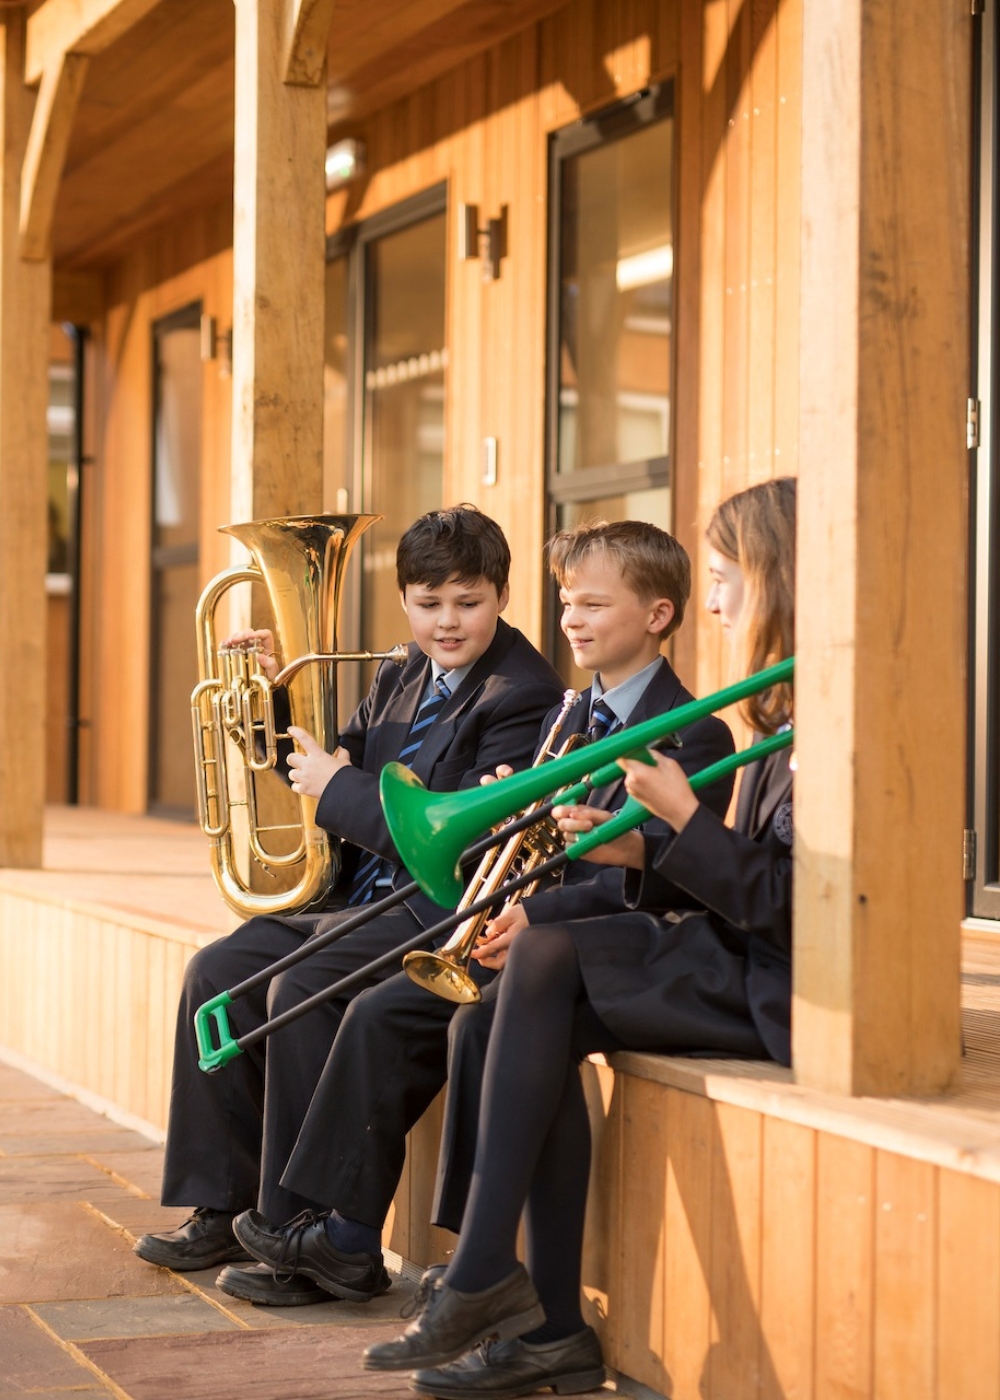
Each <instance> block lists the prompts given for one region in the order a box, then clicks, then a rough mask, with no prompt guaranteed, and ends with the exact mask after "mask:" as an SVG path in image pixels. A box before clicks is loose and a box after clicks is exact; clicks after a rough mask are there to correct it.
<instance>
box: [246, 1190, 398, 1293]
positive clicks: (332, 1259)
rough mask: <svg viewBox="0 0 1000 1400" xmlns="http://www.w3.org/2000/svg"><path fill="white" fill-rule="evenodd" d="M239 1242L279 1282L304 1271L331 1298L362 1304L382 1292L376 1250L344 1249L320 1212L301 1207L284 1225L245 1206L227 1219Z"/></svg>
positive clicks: (381, 1272)
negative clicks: (356, 1251) (335, 1244)
mask: <svg viewBox="0 0 1000 1400" xmlns="http://www.w3.org/2000/svg"><path fill="white" fill-rule="evenodd" d="M233 1233H234V1234H235V1235H236V1238H237V1239H238V1240H239V1241H240V1243H241V1244H242V1245H244V1246H245V1247H246V1249H247V1250H249V1252H250V1253H251V1254H252V1255H253V1257H254V1258H255V1259H259V1260H260V1262H261V1263H262V1264H269V1265H270V1266H271V1269H272V1271H273V1273H274V1277H275V1278H276V1279H277V1280H278V1282H279V1283H283V1282H286V1281H287V1280H288V1279H290V1278H292V1276H293V1275H294V1274H305V1276H306V1278H311V1279H312V1280H313V1281H314V1282H315V1283H318V1284H319V1285H320V1287H321V1288H323V1289H325V1290H326V1292H327V1293H332V1294H333V1296H334V1297H335V1298H349V1299H350V1300H351V1301H352V1302H355V1303H367V1302H368V1300H369V1299H370V1298H375V1297H377V1295H378V1294H379V1293H384V1292H385V1287H384V1283H383V1280H384V1279H385V1278H386V1277H387V1275H386V1272H385V1269H384V1268H383V1267H382V1255H381V1254H344V1253H343V1251H342V1250H339V1249H335V1248H334V1247H333V1245H332V1244H331V1243H330V1238H329V1236H328V1235H327V1233H326V1216H325V1215H317V1213H316V1212H315V1211H312V1210H306V1211H303V1212H302V1214H301V1215H297V1216H296V1217H295V1219H294V1220H290V1221H289V1222H288V1224H287V1225H272V1224H271V1223H270V1222H269V1221H268V1220H266V1219H265V1218H264V1216H263V1215H261V1213H260V1211H256V1210H245V1211H244V1212H243V1214H242V1215H238V1216H237V1217H236V1219H235V1220H234V1221H233Z"/></svg>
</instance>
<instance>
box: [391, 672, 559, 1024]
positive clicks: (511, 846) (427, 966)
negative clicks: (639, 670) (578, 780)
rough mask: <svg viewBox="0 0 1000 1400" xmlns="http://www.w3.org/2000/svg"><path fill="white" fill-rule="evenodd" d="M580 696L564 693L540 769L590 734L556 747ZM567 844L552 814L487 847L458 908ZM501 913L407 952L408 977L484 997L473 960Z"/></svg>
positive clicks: (448, 995) (461, 995) (460, 997)
mask: <svg viewBox="0 0 1000 1400" xmlns="http://www.w3.org/2000/svg"><path fill="white" fill-rule="evenodd" d="M579 699H580V692H579V691H577V690H567V691H566V693H565V694H564V695H563V703H562V708H561V709H560V711H559V713H558V715H556V718H555V721H554V723H553V725H552V728H551V729H550V730H549V732H548V734H547V735H546V736H545V742H544V744H543V745H542V747H541V749H540V750H539V751H538V755H537V757H536V758H535V761H534V763H533V764H532V767H533V768H537V767H538V765H539V764H540V763H546V762H547V761H548V760H549V759H550V758H556V757H561V756H562V755H563V754H564V753H568V752H569V750H570V748H572V747H573V745H574V743H575V742H579V741H582V740H583V738H584V737H585V736H583V735H582V734H573V735H571V736H570V738H569V739H567V741H566V743H565V744H564V745H563V746H562V748H561V749H559V750H558V751H557V750H556V747H555V744H556V740H557V739H558V737H559V733H560V731H561V730H562V727H563V725H564V724H565V723H566V716H567V715H568V714H569V712H570V710H571V709H572V708H573V706H574V705H575V704H576V703H577V701H578V700H579ZM542 805H543V803H542V802H540V801H539V802H535V803H533V804H532V806H531V807H528V808H527V809H526V811H525V813H524V815H525V816H528V815H529V814H530V812H531V811H532V810H533V809H534V808H538V807H541V806H542ZM562 845H563V842H562V838H561V837H560V835H559V830H558V828H557V827H556V825H555V823H554V822H552V821H551V819H541V820H539V821H538V822H536V823H535V824H534V825H532V826H529V827H528V829H527V830H526V831H520V832H518V833H517V835H516V836H512V837H511V838H510V840H509V841H507V842H505V843H504V844H503V845H502V846H500V847H498V848H496V849H494V850H492V851H487V852H486V854H485V855H484V856H483V858H482V860H481V861H480V862H479V865H478V867H477V869H476V873H475V874H474V875H473V877H472V879H471V880H470V881H469V884H468V886H467V888H466V890H465V893H464V894H463V895H462V898H461V900H460V901H459V903H458V905H457V906H456V911H458V910H462V909H467V908H468V907H469V905H470V904H473V903H475V902H476V901H477V900H480V899H483V898H484V897H485V896H486V895H490V894H493V893H494V892H495V891H496V890H498V889H500V887H501V886H502V885H503V883H504V882H505V881H506V880H507V879H508V878H509V877H510V876H511V875H512V874H517V875H526V874H527V873H528V872H529V871H531V870H533V869H535V868H536V867H537V866H539V865H541V864H542V862H543V861H546V860H548V859H549V857H550V856H553V855H555V853H556V852H557V851H560V850H561V849H562ZM534 890H535V886H534V884H529V885H526V886H525V887H524V888H523V889H520V890H518V891H517V892H516V893H515V894H513V895H512V896H511V898H510V900H509V901H508V904H517V903H518V902H519V901H520V900H522V899H526V898H527V897H528V895H530V894H533V893H534ZM495 912H496V910H495V909H483V910H482V911H481V912H480V913H478V914H472V915H471V916H470V917H469V918H468V919H466V920H465V922H464V923H461V924H459V926H458V928H456V930H455V932H454V933H453V934H452V935H451V937H450V938H449V939H448V941H447V943H444V944H442V945H441V947H440V948H438V949H437V951H436V952H435V951H432V950H430V949H423V948H418V949H417V950H416V951H415V952H412V953H407V954H406V956H405V957H404V959H403V968H404V970H405V971H406V974H407V976H408V977H410V978H412V980H413V981H414V982H416V983H418V985H419V986H421V987H426V988H427V990H428V991H429V992H434V993H435V994H436V995H437V996H439V997H444V999H445V1000H446V1001H457V1002H469V1001H479V999H480V991H479V987H478V986H477V985H476V983H475V981H474V980H473V978H472V977H470V975H469V970H468V969H469V962H470V960H471V958H472V950H473V949H474V948H475V946H476V943H477V942H478V940H479V936H480V934H481V933H482V931H483V929H484V928H485V927H486V925H487V923H488V922H489V921H490V919H492V918H493V915H494V914H495Z"/></svg>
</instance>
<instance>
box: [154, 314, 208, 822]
mask: <svg viewBox="0 0 1000 1400" xmlns="http://www.w3.org/2000/svg"><path fill="white" fill-rule="evenodd" d="M200 318H201V306H200V304H196V305H193V306H190V307H185V308H184V310H182V311H178V312H176V313H175V314H174V315H172V316H168V317H165V318H164V319H163V320H162V321H158V322H157V323H156V325H155V326H154V327H153V352H154V353H153V404H154V415H153V520H152V551H151V559H152V574H153V577H152V589H151V594H150V600H151V603H150V605H151V618H150V624H151V625H150V672H151V674H150V709H149V810H150V811H151V812H155V813H157V814H159V815H163V816H177V817H184V818H193V817H194V812H195V785H194V761H193V758H192V754H191V691H192V690H193V689H194V686H195V685H196V683H197V680H198V655H197V645H196V640H195V629H194V622H193V619H194V612H195V605H196V604H197V602H198V595H199V591H200V589H199V583H198V533H199V525H200V508H199V497H200V489H201V389H202V363H201V345H200V334H199V322H200Z"/></svg>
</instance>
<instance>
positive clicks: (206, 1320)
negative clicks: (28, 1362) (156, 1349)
mask: <svg viewBox="0 0 1000 1400" xmlns="http://www.w3.org/2000/svg"><path fill="white" fill-rule="evenodd" d="M32 1312H33V1313H35V1314H36V1315H37V1316H38V1317H40V1318H41V1319H42V1321H43V1322H44V1323H45V1324H46V1326H48V1327H50V1328H51V1329H52V1331H53V1332H54V1333H55V1334H56V1336H57V1337H60V1338H62V1340H63V1341H73V1342H80V1341H91V1340H93V1339H94V1338H96V1337H157V1336H173V1335H177V1336H180V1335H184V1334H189V1333H192V1332H198V1333H200V1332H235V1331H238V1330H239V1326H240V1324H239V1323H238V1322H237V1321H236V1320H235V1319H234V1318H232V1317H227V1316H226V1315H225V1313H222V1312H220V1311H219V1309H218V1308H214V1307H213V1306H212V1304H211V1303H209V1302H207V1301H206V1300H205V1299H204V1298H201V1297H199V1296H198V1295H197V1294H196V1293H187V1292H185V1293H176V1294H168V1295H167V1296H165V1297H154V1298H87V1299H81V1300H79V1301H73V1302H66V1303H35V1304H34V1306H33V1307H32Z"/></svg>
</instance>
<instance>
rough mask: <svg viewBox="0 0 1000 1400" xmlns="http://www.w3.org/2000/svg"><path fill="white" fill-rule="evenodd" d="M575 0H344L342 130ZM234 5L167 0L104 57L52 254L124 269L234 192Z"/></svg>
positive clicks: (70, 157)
mask: <svg viewBox="0 0 1000 1400" xmlns="http://www.w3.org/2000/svg"><path fill="white" fill-rule="evenodd" d="M563 3H565V0H409V3H407V0H337V4H336V7H335V10H334V19H333V25H332V28H331V34H330V42H329V49H328V62H327V71H328V111H329V114H330V123H331V128H332V129H336V128H337V127H338V126H341V125H343V124H345V123H349V122H350V121H352V120H355V119H357V118H359V117H361V116H364V115H365V114H367V113H369V112H371V111H373V110H376V109H377V108H379V107H382V106H384V105H386V104H387V103H390V102H392V101H394V100H396V99H397V98H399V97H401V96H403V95H404V94H405V93H407V92H409V91H412V90H413V89H414V88H416V87H419V86H420V85H422V84H423V83H426V82H429V81H430V80H431V79H433V78H435V77H437V76H438V75H439V74H440V73H443V72H445V71H447V70H448V69H449V68H452V67H454V66H455V65H456V64H458V63H461V62H462V61H463V60H465V59H466V58H468V57H470V56H471V55H473V54H475V53H477V52H479V51H480V50H482V49H484V48H486V47H488V46H489V45H491V44H494V43H496V42H497V41H498V40H500V39H502V38H505V37H506V36H507V35H509V34H512V33H515V32H516V31H517V30H519V29H521V28H523V27H524V26H526V25H528V24H530V23H532V22H533V21H535V20H537V19H538V18H539V17H540V16H542V15H544V14H547V13H550V12H551V11H553V10H556V9H559V8H560V7H561V5H562V4H563ZM234 15H235V8H234V4H233V0H160V3H158V4H156V5H155V6H154V8H152V9H151V10H150V12H149V13H148V14H146V15H145V17H144V18H142V19H140V20H139V21H138V22H137V23H136V24H134V25H133V26H132V27H131V28H130V29H129V30H128V31H127V32H126V33H125V34H124V35H123V36H122V37H121V38H119V39H118V40H116V41H115V42H114V43H113V44H111V45H110V47H108V48H106V49H105V50H104V51H103V52H101V53H98V54H95V55H94V56H93V58H92V59H91V63H90V67H89V69H88V72H87V77H86V83H85V87H84V90H83V95H82V97H81V99H80V103H79V106H78V108H77V111H76V115H75V119H74V123H73V129H72V134H71V137H70V142H69V148H68V151H67V157H66V163H65V167H64V171H63V178H62V183H61V185H60V190H59V197H58V203H57V207H56V218H55V227H54V234H53V258H54V261H55V263H56V265H57V266H59V267H62V268H65V269H85V268H97V267H101V266H104V265H107V264H108V263H109V262H111V261H113V260H114V258H115V257H117V256H118V255H119V254H120V253H121V251H122V250H123V249H124V248H126V247H128V246H129V245H130V244H132V243H134V242H135V241H136V239H138V238H139V237H140V236H142V235H143V234H145V233H147V232H148V231H149V230H151V229H153V228H155V227H156V226H157V225H158V224H161V223H163V222H164V221H166V220H167V219H173V218H176V217H177V216H178V215H183V213H184V212H185V210H194V209H197V208H203V207H204V206H205V205H206V204H208V203H211V202H212V201H215V200H219V199H228V198H230V197H231V193H232V159H233V131H232V128H233V110H234V85H235V71H234V56H233V45H234V32H235V20H234Z"/></svg>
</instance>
